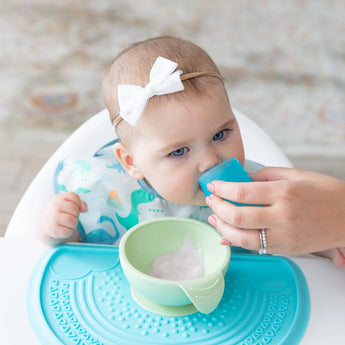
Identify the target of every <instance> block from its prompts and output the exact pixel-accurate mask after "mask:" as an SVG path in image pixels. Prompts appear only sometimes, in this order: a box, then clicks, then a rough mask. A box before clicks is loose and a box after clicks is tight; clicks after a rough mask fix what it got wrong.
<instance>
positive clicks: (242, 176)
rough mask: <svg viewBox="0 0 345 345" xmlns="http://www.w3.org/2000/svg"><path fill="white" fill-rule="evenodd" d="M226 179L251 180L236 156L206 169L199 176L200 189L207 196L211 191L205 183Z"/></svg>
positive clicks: (238, 204) (232, 180) (231, 180)
mask: <svg viewBox="0 0 345 345" xmlns="http://www.w3.org/2000/svg"><path fill="white" fill-rule="evenodd" d="M215 180H220V181H227V182H252V179H251V178H250V177H249V175H248V173H247V172H246V171H245V170H244V169H243V167H242V165H241V163H240V162H239V161H238V159H237V158H230V159H228V160H226V161H224V162H222V163H220V164H218V165H216V166H214V167H213V168H212V169H210V170H208V171H206V172H205V173H204V174H203V175H202V176H201V177H200V178H199V184H200V186H201V189H202V190H203V192H204V193H205V196H209V195H211V194H212V193H211V192H210V191H209V190H208V189H207V184H208V183H210V182H212V181H215ZM228 201H229V202H231V203H233V204H235V205H237V206H260V205H248V204H241V203H238V202H235V201H231V200H228Z"/></svg>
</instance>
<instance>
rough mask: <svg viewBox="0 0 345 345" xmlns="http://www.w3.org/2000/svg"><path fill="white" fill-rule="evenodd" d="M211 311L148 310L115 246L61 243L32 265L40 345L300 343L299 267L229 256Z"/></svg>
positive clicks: (303, 319)
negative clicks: (179, 313) (179, 314)
mask: <svg viewBox="0 0 345 345" xmlns="http://www.w3.org/2000/svg"><path fill="white" fill-rule="evenodd" d="M225 286H226V287H225V291H224V296H223V298H222V300H221V302H220V304H219V306H218V307H217V308H216V309H215V311H213V312H212V313H211V314H207V315H206V314H201V313H195V314H192V315H188V316H182V317H170V316H161V315H158V314H153V313H151V312H148V311H146V310H145V309H143V308H142V307H140V306H139V305H138V304H137V303H136V302H135V301H134V300H133V298H132V295H131V293H130V287H129V284H128V282H127V280H126V278H125V276H124V274H123V272H122V269H121V266H120V262H119V256H118V248H117V247H113V246H99V245H78V244H77V245H74V244H67V245H61V246H57V247H54V248H51V249H50V250H48V251H47V253H46V254H45V255H44V256H43V257H42V258H41V259H40V261H39V262H38V263H37V265H36V268H35V270H34V272H33V273H32V277H31V281H30V284H29V287H28V292H27V311H28V315H29V319H30V322H31V324H32V327H33V329H34V331H35V333H36V335H37V337H38V339H39V340H40V342H41V343H42V344H49V345H55V344H56V345H57V344H58V345H61V344H64V345H68V344H73V345H76V344H77V345H91V344H92V345H100V344H104V345H114V344H116V345H122V344H123V345H134V344H135V345H137V344H150V345H153V344H160V345H161V344H207V345H210V344H289V345H291V344H298V343H299V342H300V340H301V338H302V336H303V334H304V332H305V329H306V327H307V324H308V320H309V314H310V301H309V293H308V288H307V284H306V281H305V278H304V276H303V273H302V272H301V270H300V269H299V268H298V266H297V265H296V264H295V263H293V262H292V261H291V260H288V259H286V258H283V257H276V256H259V255H253V254H233V255H232V257H231V262H230V266H229V270H228V272H227V274H226V276H225Z"/></svg>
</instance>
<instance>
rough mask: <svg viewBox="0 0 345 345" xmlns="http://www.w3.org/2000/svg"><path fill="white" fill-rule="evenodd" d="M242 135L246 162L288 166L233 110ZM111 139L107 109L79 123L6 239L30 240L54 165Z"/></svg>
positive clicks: (254, 127) (28, 196)
mask: <svg viewBox="0 0 345 345" xmlns="http://www.w3.org/2000/svg"><path fill="white" fill-rule="evenodd" d="M234 113H235V116H236V118H237V120H238V123H239V127H240V130H241V133H242V138H243V145H244V149H245V156H246V159H249V160H253V161H256V162H258V163H261V164H263V165H266V166H280V167H291V166H292V165H291V163H290V161H289V159H288V158H287V157H286V155H285V154H284V153H283V151H282V150H281V149H280V148H279V147H278V146H277V144H276V143H275V142H274V141H273V140H272V138H270V137H269V136H268V135H267V134H266V133H265V131H264V130H263V129H261V128H260V127H259V126H258V125H257V124H256V123H255V122H253V121H252V120H250V119H249V118H248V117H246V116H245V115H243V114H242V113H240V112H239V111H236V110H234ZM114 138H115V132H114V129H113V127H112V125H111V122H110V119H109V114H108V111H107V110H105V109H104V110H102V111H101V112H99V113H98V114H96V115H94V116H92V117H91V118H90V119H89V120H88V121H86V122H85V123H84V124H82V125H81V126H80V127H79V128H78V129H77V130H76V131H74V132H73V133H72V134H71V135H70V137H68V138H67V139H66V141H65V142H63V143H62V145H61V146H60V147H59V148H58V150H57V151H56V152H55V153H54V154H53V155H52V156H51V157H50V158H49V160H48V161H47V163H46V164H45V165H44V166H43V167H42V169H41V170H40V171H39V173H38V174H37V175H36V177H35V178H34V180H33V181H32V182H31V184H30V186H29V187H28V189H27V190H26V192H25V193H24V195H23V197H22V199H21V200H20V202H19V204H18V206H17V208H16V210H15V212H14V214H13V216H12V218H11V220H10V223H9V225H8V227H7V230H6V233H5V237H6V238H34V236H35V234H34V224H35V220H36V218H37V215H38V213H39V212H40V210H41V209H42V208H43V207H44V206H45V205H46V204H47V203H48V202H49V200H50V199H51V198H52V196H53V195H54V190H53V182H52V181H53V175H54V172H55V169H56V166H57V164H58V162H59V161H60V160H62V159H65V158H73V157H76V158H78V157H85V156H87V155H90V156H92V155H93V154H94V153H95V152H96V151H97V150H98V149H99V148H100V147H102V146H103V145H104V144H106V143H108V142H109V141H111V140H113V139H114Z"/></svg>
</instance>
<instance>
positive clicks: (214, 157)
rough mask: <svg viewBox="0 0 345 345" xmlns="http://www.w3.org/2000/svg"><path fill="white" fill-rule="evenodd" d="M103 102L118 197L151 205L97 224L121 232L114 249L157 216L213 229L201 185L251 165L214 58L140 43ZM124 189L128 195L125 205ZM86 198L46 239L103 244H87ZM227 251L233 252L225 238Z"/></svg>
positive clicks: (72, 202) (41, 220) (45, 229)
mask: <svg viewBox="0 0 345 345" xmlns="http://www.w3.org/2000/svg"><path fill="white" fill-rule="evenodd" d="M103 96H104V100H105V103H106V106H107V109H108V111H109V114H110V117H111V121H112V123H113V125H114V127H115V130H116V133H117V135H118V138H119V140H118V141H117V142H116V143H115V145H114V151H115V156H116V158H117V159H118V162H119V163H120V165H121V166H122V170H123V171H124V172H125V173H123V174H122V175H121V174H120V175H119V176H120V177H119V178H114V180H112V181H111V183H113V184H114V186H116V187H115V188H114V190H111V191H110V193H113V195H114V196H115V197H116V198H118V199H119V203H120V204H121V202H120V201H121V200H123V199H126V198H127V199H129V200H130V202H133V197H132V196H133V193H135V192H138V193H140V195H141V196H142V195H145V196H146V199H145V200H146V201H145V202H146V204H147V205H148V206H147V205H146V208H142V209H140V210H137V209H135V208H134V207H130V206H131V205H129V209H125V210H123V211H122V212H124V213H126V212H127V213H129V215H130V217H129V216H128V217H129V218H130V220H129V221H126V222H123V221H122V222H120V223H119V222H118V221H119V220H122V219H124V218H121V217H119V216H118V215H116V217H113V218H114V219H110V217H104V216H103V217H100V218H99V219H98V221H97V224H100V223H102V222H103V221H104V220H107V221H110V222H111V223H112V224H113V226H114V227H115V228H116V230H117V232H118V236H117V237H114V238H113V239H112V240H111V241H112V242H111V243H115V242H116V241H119V239H120V237H121V234H123V233H124V231H126V230H128V229H129V228H130V227H132V226H133V225H135V224H137V223H138V222H140V221H143V220H147V219H150V218H151V217H154V215H153V213H152V209H159V210H161V211H162V214H161V215H160V216H183V217H193V218H197V219H200V220H202V221H205V222H206V221H207V220H208V217H209V216H210V215H211V214H212V210H211V209H210V208H209V207H207V205H206V203H205V195H204V193H203V191H202V190H201V188H200V186H199V183H198V179H199V177H200V176H201V175H202V174H203V173H204V172H206V171H207V170H209V169H210V168H212V167H214V166H215V165H217V164H219V163H221V162H223V161H225V160H227V159H229V158H233V157H236V158H237V159H238V160H239V162H240V163H241V164H242V165H245V163H247V162H245V158H244V149H243V145H242V139H241V134H240V131H239V127H238V124H237V121H236V118H235V116H234V114H233V111H232V109H231V106H230V103H229V99H228V96H227V92H226V89H225V86H224V81H223V78H222V76H221V74H220V72H219V70H218V68H217V67H216V65H215V63H214V62H213V61H212V59H211V58H210V56H209V55H208V54H207V53H206V52H205V51H204V50H203V49H201V48H200V47H198V46H197V45H195V44H193V43H192V42H189V41H186V40H183V39H179V38H173V37H157V38H153V39H149V40H146V41H143V42H138V43H135V44H133V45H132V46H130V47H129V48H128V49H126V50H125V51H123V52H122V53H120V54H119V55H118V56H117V57H116V58H115V59H114V60H113V62H112V63H111V64H110V66H109V68H108V70H107V71H106V75H105V78H104V81H103ZM133 181H138V182H135V183H134V184H133ZM118 187H119V188H120V189H121V188H122V190H125V193H124V194H126V191H127V190H128V191H127V194H128V195H121V196H120V197H118V193H117V191H116V190H117V188H118ZM80 195H81V197H80ZM80 195H79V194H77V193H74V192H65V193H59V194H56V195H55V196H54V197H53V198H52V200H51V201H50V202H49V203H48V205H47V206H46V208H45V209H43V211H42V212H41V214H40V216H39V217H38V220H37V226H36V229H37V233H38V236H39V238H41V239H42V240H43V241H45V242H47V243H50V244H58V243H63V242H67V241H69V242H72V241H78V240H79V239H80V235H82V240H83V241H90V242H97V241H99V240H101V239H102V237H100V236H91V235H93V234H91V235H90V236H89V237H87V236H85V232H86V231H87V229H85V228H84V227H83V226H81V224H80V219H81V218H82V217H83V215H84V214H88V215H89V218H91V219H94V218H95V216H94V213H93V212H94V207H93V206H92V205H91V201H88V204H86V203H85V198H87V195H86V194H82V193H80ZM89 200H91V199H89ZM91 206H92V207H91ZM121 207H122V205H121ZM133 212H136V213H135V214H133ZM155 216H157V215H155ZM115 218H116V219H115ZM77 229H78V230H79V231H78V230H77ZM81 229H82V230H81ZM118 229H120V230H118ZM103 239H104V238H103ZM106 239H107V237H106ZM257 239H258V244H257V248H248V249H257V250H258V249H259V248H260V238H259V232H258V236H257ZM100 242H102V241H100ZM103 243H110V242H109V241H108V242H106V241H103ZM221 243H223V244H230V242H229V241H228V240H226V239H225V238H224V239H223V240H222V242H221ZM334 253H335V251H334V250H332V252H331V253H328V252H327V253H325V254H326V255H327V256H330V257H333V256H334Z"/></svg>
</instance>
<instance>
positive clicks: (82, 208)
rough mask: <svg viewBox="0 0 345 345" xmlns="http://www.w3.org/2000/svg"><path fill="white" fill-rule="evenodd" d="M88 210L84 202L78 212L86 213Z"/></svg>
mask: <svg viewBox="0 0 345 345" xmlns="http://www.w3.org/2000/svg"><path fill="white" fill-rule="evenodd" d="M87 211H88V208H87V204H86V202H85V201H83V202H82V203H81V205H80V212H87Z"/></svg>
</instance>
